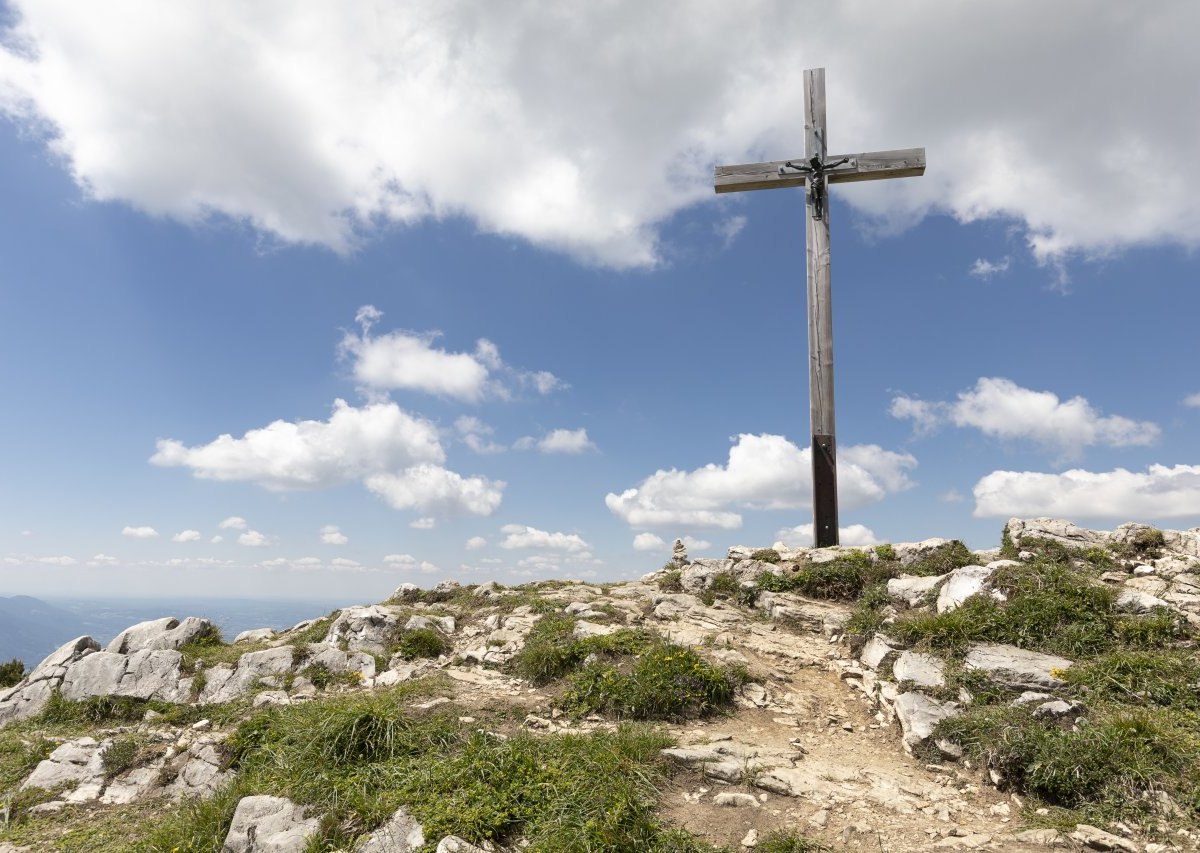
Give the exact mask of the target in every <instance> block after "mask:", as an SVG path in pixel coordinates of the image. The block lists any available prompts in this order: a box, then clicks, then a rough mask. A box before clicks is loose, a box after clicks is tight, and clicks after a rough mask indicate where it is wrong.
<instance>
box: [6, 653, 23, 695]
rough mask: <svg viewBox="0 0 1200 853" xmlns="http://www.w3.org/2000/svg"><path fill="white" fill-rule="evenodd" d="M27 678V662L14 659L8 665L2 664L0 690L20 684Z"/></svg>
mask: <svg viewBox="0 0 1200 853" xmlns="http://www.w3.org/2000/svg"><path fill="white" fill-rule="evenodd" d="M24 677H25V662H24V661H20V660H17V659H16V658H13V659H12V660H10V661H9V662H8V663H0V690H3V689H4V688H5V687H12V686H13V685H15V684H19V683H20V681H21V679H22V678H24Z"/></svg>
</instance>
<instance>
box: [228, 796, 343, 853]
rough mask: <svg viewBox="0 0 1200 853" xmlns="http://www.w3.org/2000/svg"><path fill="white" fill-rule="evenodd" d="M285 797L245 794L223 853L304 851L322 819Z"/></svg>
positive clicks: (231, 825)
mask: <svg viewBox="0 0 1200 853" xmlns="http://www.w3.org/2000/svg"><path fill="white" fill-rule="evenodd" d="M304 813H305V809H304V807H303V806H298V805H296V804H295V803H293V802H292V801H291V800H289V799H286V798H285V797H267V796H254V797H242V799H241V800H239V801H238V804H237V809H236V810H235V811H234V813H233V822H232V823H231V824H230V826H229V834H228V835H227V836H225V844H224V845H223V846H222V847H221V853H303V851H304V850H305V849H306V847H307V845H308V837H309V836H310V835H312V834H313V833H315V832H316V831H317V828H318V827H319V825H320V822H319V821H318V820H317V819H316V818H307V817H305V814H304Z"/></svg>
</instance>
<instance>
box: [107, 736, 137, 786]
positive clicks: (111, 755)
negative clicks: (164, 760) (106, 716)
mask: <svg viewBox="0 0 1200 853" xmlns="http://www.w3.org/2000/svg"><path fill="white" fill-rule="evenodd" d="M140 754H141V744H139V743H138V741H137V739H136V738H131V737H122V738H117V739H116V740H114V741H113V742H112V743H110V744H109V745H108V746H106V747H105V748H104V752H102V753H101V754H100V766H101V767H103V768H104V778H106V779H110V780H111V779H113V778H115V777H116V776H120V775H121V774H122V773H124V772H125V771H126V770H128V769H129V768H131V767H133V766H134V765H135V764H137V761H138V758H139V756H140Z"/></svg>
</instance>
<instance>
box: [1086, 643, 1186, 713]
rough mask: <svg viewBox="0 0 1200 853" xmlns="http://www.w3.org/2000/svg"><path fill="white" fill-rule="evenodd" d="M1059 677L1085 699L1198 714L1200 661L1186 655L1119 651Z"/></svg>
mask: <svg viewBox="0 0 1200 853" xmlns="http://www.w3.org/2000/svg"><path fill="white" fill-rule="evenodd" d="M1063 678H1064V679H1065V680H1066V682H1067V683H1068V684H1070V685H1072V686H1074V687H1075V688H1077V689H1079V690H1080V691H1081V692H1082V694H1083V695H1084V696H1085V697H1087V698H1089V699H1108V700H1112V701H1117V702H1122V703H1125V704H1131V705H1158V706H1162V707H1164V708H1175V709H1177V710H1187V711H1200V659H1197V657H1196V656H1195V655H1194V654H1191V653H1188V652H1183V651H1165V652H1163V651H1159V652H1153V651H1129V650H1120V651H1116V652H1111V653H1109V654H1105V655H1101V656H1100V657H1097V658H1095V659H1094V660H1090V661H1086V662H1083V663H1078V664H1076V665H1075V666H1073V667H1071V668H1070V669H1068V670H1067V673H1066V675H1065V676H1063Z"/></svg>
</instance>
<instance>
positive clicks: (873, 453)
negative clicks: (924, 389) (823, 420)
mask: <svg viewBox="0 0 1200 853" xmlns="http://www.w3.org/2000/svg"><path fill="white" fill-rule="evenodd" d="M916 464H917V460H916V459H914V458H913V457H912V456H910V455H909V454H907V453H893V452H892V451H888V450H884V449H882V448H880V447H878V446H877V445H874V444H860V445H853V446H849V447H843V448H841V449H840V451H839V452H838V497H839V500H840V502H841V505H842V506H843V507H844V508H846V509H854V508H857V507H860V506H864V505H866V504H869V503H873V502H875V501H878V500H880V499H882V498H883V497H884V496H885V495H887V494H889V493H893V492H898V491H902V490H904V489H907V488H909V487H910V486H911V485H912V482H911V481H910V480H909V479H908V474H907V472H908V470H910V469H912V468H914V467H916ZM811 492H812V463H811V456H810V450H809V448H807V447H806V448H804V449H803V450H801V449H800V448H798V447H796V445H794V444H792V443H791V442H790V441H788V440H787V439H786V438H784V437H783V436H781V435H750V434H742V435H739V436H738V437H737V441H736V443H735V444H734V445H733V447H731V448H730V450H729V461H728V462H727V463H726V464H725V465H723V466H722V465H716V464H712V463H710V464H708V465H705V466H704V467H703V468H698V469H696V470H695V471H679V470H677V469H671V470H669V471H664V470H659V471H657V472H655V473H654V474H652V475H651V476H649V477H647V478H646V479H645V480H643V481H642V482H641V483H640V484H639V485H638V486H636V487H635V488H632V489H626V490H625V491H624V492H622V493H621V494H619V495H618V494H614V493H610V494H608V495H607V496H606V497H605V499H604V502H605V503H606V504H607V505H608V508H609V510H611V511H612V513H613V514H614V515H616V516H617V517H619V518H621V519H624V520H625V521H626V522H627V523H628V524H629V525H631V526H633V527H653V526H659V525H667V524H673V525H681V526H687V527H718V528H723V529H726V530H732V529H735V528H738V527H741V525H742V516H741V514H740V513H739V512H737V511H736V510H737V509H742V508H746V509H795V508H801V507H806V506H810V505H811V503H812V494H811Z"/></svg>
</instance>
